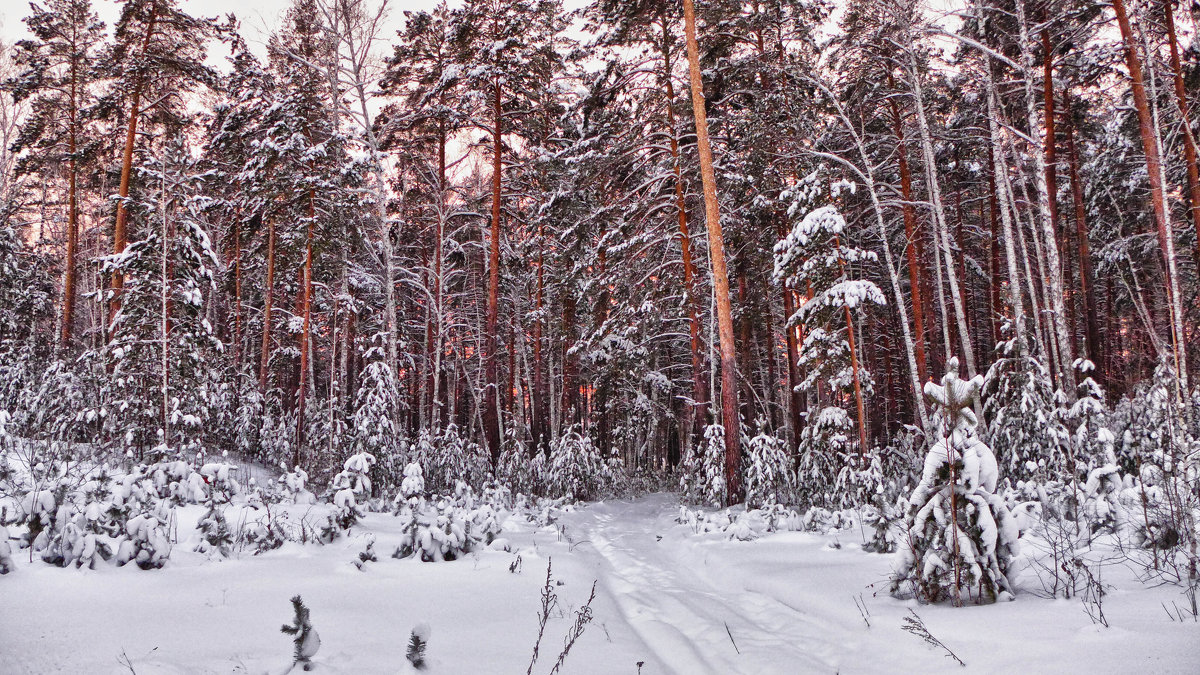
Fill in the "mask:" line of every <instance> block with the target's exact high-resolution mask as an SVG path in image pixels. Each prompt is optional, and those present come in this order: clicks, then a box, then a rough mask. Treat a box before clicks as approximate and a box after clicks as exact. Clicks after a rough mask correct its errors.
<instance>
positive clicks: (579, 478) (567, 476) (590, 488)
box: [546, 425, 612, 501]
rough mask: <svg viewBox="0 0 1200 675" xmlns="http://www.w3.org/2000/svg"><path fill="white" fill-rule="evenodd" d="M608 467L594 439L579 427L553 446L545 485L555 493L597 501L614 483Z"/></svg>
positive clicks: (571, 430)
mask: <svg viewBox="0 0 1200 675" xmlns="http://www.w3.org/2000/svg"><path fill="white" fill-rule="evenodd" d="M611 478H612V473H611V471H610V467H609V465H608V464H607V463H606V462H605V461H604V458H603V457H601V456H600V450H599V448H597V447H596V446H595V444H594V443H592V439H591V437H589V436H588V435H587V434H585V433H583V432H582V431H581V430H580V429H579V427H578V425H576V426H573V427H571V428H570V429H568V430H567V432H566V433H564V434H563V435H562V436H559V437H558V438H557V439H555V440H554V441H553V442H552V443H551V444H550V464H549V466H548V467H547V469H546V484H547V486H548V487H549V488H550V490H551V491H552V493H553V494H555V495H558V496H562V497H567V498H569V499H577V500H584V501H586V500H594V499H598V498H599V497H600V495H601V494H603V493H604V492H605V489H606V488H607V487H608V484H609V483H610V482H611Z"/></svg>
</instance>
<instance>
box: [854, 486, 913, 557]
mask: <svg viewBox="0 0 1200 675" xmlns="http://www.w3.org/2000/svg"><path fill="white" fill-rule="evenodd" d="M907 511H908V500H906V499H904V498H903V497H900V498H899V499H898V500H897V501H896V502H895V503H892V504H888V503H887V502H886V501H885V500H884V498H883V497H882V494H881V495H880V498H879V499H877V500H876V501H875V502H873V503H871V504H867V505H866V506H864V507H863V508H862V512H861V515H860V518H861V519H862V524H863V527H867V528H870V533H871V538H870V539H868V540H867V542H866V543H864V544H863V550H864V551H868V552H871V553H894V552H895V551H896V549H897V548H899V546H900V542H901V539H902V531H903V526H904V514H905V513H906V512H907Z"/></svg>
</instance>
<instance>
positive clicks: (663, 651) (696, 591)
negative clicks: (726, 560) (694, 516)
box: [564, 496, 853, 675]
mask: <svg viewBox="0 0 1200 675" xmlns="http://www.w3.org/2000/svg"><path fill="white" fill-rule="evenodd" d="M677 510H678V506H677V505H676V502H675V501H674V500H671V499H666V498H662V496H655V497H650V498H645V499H641V500H638V501H636V502H632V503H628V502H618V503H614V504H597V505H594V506H592V507H589V508H588V509H586V510H582V511H580V512H577V513H576V514H572V516H573V517H571V518H564V522H566V523H567V524H568V527H569V528H570V529H569V530H568V535H570V536H571V537H572V539H574V540H575V542H576V546H575V551H576V552H577V553H578V552H580V551H583V550H586V549H587V548H589V547H590V548H591V549H593V550H594V551H595V552H596V554H597V557H598V558H599V560H598V563H599V565H598V567H599V570H598V575H599V577H600V582H601V584H602V586H604V587H605V588H606V589H607V590H608V592H609V593H610V594H611V596H612V598H613V600H614V603H615V604H616V605H617V607H618V608H619V609H620V611H621V613H622V615H623V616H624V618H625V620H626V621H627V622H628V623H629V624H630V626H632V627H633V629H634V631H635V632H636V633H637V634H638V635H639V636H640V637H641V638H642V640H643V642H645V643H646V645H647V647H649V648H650V650H651V651H653V652H654V654H655V656H656V657H657V658H658V659H659V660H660V661H661V662H662V663H663V664H664V665H665V666H666V667H667V668H669V669H671V670H672V671H673V672H675V673H678V674H679V675H692V674H695V675H701V674H703V673H714V674H719V675H725V674H727V673H763V674H768V673H802V672H835V671H836V670H837V668H838V663H839V660H840V659H839V654H840V653H843V652H844V651H845V650H846V649H847V648H852V645H851V644H848V643H852V642H853V638H852V637H851V636H850V635H846V634H845V633H844V631H843V630H842V629H841V627H840V626H837V625H836V624H835V623H834V622H832V621H829V620H827V618H826V617H817V616H813V615H810V614H807V613H805V612H803V611H800V610H798V609H796V608H795V607H792V606H789V605H788V604H785V603H784V602H782V601H780V600H778V599H775V598H773V597H770V596H769V595H766V594H764V593H762V592H759V591H755V590H752V589H750V588H747V587H745V585H744V584H742V583H741V582H740V580H738V579H736V578H726V579H719V578H718V579H714V578H712V577H711V576H710V575H709V574H707V573H706V572H705V571H704V570H705V567H706V561H705V560H699V561H691V560H689V557H688V556H689V553H695V549H694V545H692V544H691V542H689V541H688V540H687V539H686V537H685V536H681V533H680V532H679V531H678V530H676V531H675V532H674V533H673V535H674V536H671V534H672V533H671V530H672V529H674V528H676V525H675V523H674V516H675V514H676V513H677ZM572 531H574V534H572ZM659 536H661V537H662V538H661V540H660V539H658V537H659ZM689 549H691V550H689ZM692 562H695V563H696V564H689V563H692Z"/></svg>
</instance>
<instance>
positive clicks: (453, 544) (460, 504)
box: [392, 481, 501, 562]
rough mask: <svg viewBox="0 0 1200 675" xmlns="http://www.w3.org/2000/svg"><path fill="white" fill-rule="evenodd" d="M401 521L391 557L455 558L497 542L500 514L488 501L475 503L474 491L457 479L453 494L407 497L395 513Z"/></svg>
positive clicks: (430, 559) (428, 560)
mask: <svg viewBox="0 0 1200 675" xmlns="http://www.w3.org/2000/svg"><path fill="white" fill-rule="evenodd" d="M397 516H398V517H399V518H400V519H401V520H402V521H403V522H404V525H403V528H402V535H401V539H400V545H399V546H397V547H396V551H395V552H394V553H393V554H392V557H393V558H415V559H418V560H422V561H424V562H441V561H446V560H457V559H459V558H462V557H463V556H464V555H467V554H468V553H470V552H472V551H475V550H477V549H479V548H481V547H484V546H487V545H489V544H492V543H493V542H494V541H495V542H496V544H497V545H499V544H500V543H501V542H499V541H496V536H497V535H498V534H500V531H501V527H500V518H499V514H498V513H497V510H496V509H495V508H493V507H492V505H490V504H478V503H477V500H476V498H475V495H474V491H473V490H472V489H471V487H470V486H469V485H467V484H466V483H464V482H461V481H460V482H459V485H458V486H457V488H456V490H455V495H454V496H453V497H440V498H434V499H431V500H429V501H423V500H410V501H408V502H406V503H404V504H403V505H402V506H401V507H400V509H399V512H398V513H397Z"/></svg>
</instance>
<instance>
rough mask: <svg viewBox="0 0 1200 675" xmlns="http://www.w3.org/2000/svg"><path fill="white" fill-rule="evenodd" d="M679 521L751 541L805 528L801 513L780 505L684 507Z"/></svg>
mask: <svg viewBox="0 0 1200 675" xmlns="http://www.w3.org/2000/svg"><path fill="white" fill-rule="evenodd" d="M675 522H677V523H679V524H681V525H686V526H687V527H688V528H690V529H691V530H692V532H695V533H696V534H706V533H709V532H723V533H725V534H727V535H728V536H729V538H730V539H737V540H738V541H750V540H752V539H757V538H759V537H761V536H762V535H764V534H768V533H770V532H796V531H800V530H803V529H804V524H803V519H802V518H801V517H800V514H798V513H796V512H795V511H793V510H791V509H789V508H786V507H784V506H782V505H780V504H771V505H770V506H767V507H764V508H761V509H740V508H736V509H733V508H727V509H721V510H718V511H712V512H709V511H705V510H704V509H702V508H701V509H693V508H689V507H687V506H680V507H679V515H678V516H676V517H675Z"/></svg>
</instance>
